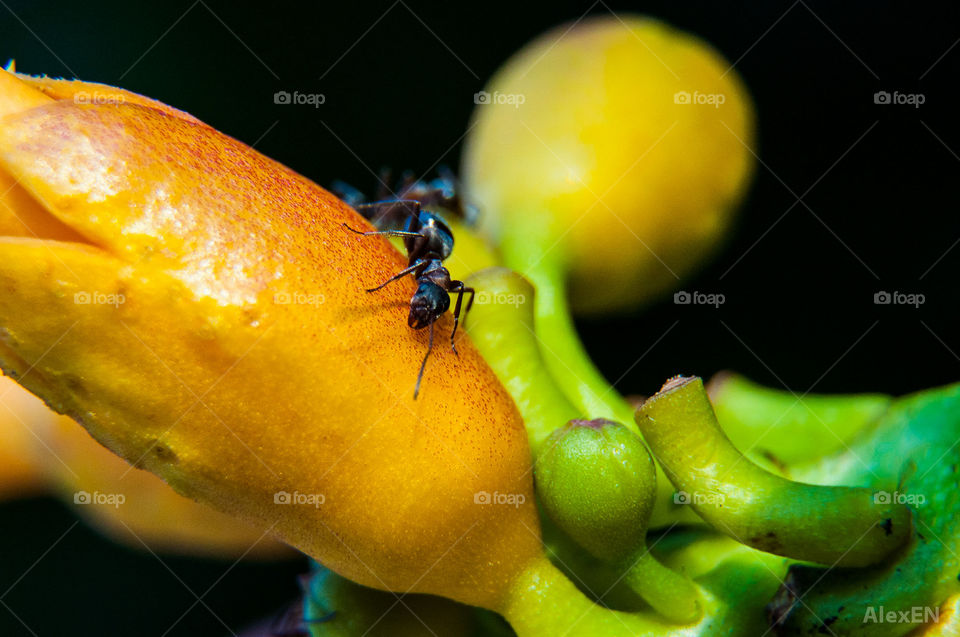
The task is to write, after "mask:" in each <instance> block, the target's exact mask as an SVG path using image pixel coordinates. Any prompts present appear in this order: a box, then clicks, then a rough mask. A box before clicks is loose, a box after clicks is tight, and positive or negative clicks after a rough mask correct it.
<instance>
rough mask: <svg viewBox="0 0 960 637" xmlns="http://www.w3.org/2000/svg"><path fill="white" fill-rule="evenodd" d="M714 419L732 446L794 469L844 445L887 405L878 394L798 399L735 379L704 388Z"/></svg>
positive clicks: (726, 376)
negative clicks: (762, 455)
mask: <svg viewBox="0 0 960 637" xmlns="http://www.w3.org/2000/svg"><path fill="white" fill-rule="evenodd" d="M707 393H709V394H710V402H711V403H713V409H714V411H715V412H716V414H717V420H718V421H719V422H720V426H721V427H722V428H723V431H724V433H726V434H727V436H729V437H730V440H731V441H733V444H734V445H735V446H736V447H737V448H739V449H744V450H746V451H751V450H753V451H755V452H758V453H759V454H769V455H772V456H773V458H775V459H776V461H777V462H780V463H783V464H786V465H795V464H797V463H800V462H804V461H808V460H812V459H814V458H820V457H823V456H825V455H827V454H829V453H832V452H834V451H837V450H838V449H840V448H842V447H844V446H846V445H847V444H849V443H850V442H851V441H852V440H853V438H854V437H855V436H856V434H857V433H858V432H860V431H861V430H862V429H863V427H864V426H866V425H867V424H869V423H871V422H873V421H875V420H876V419H877V418H879V417H880V416H881V415H882V414H883V413H884V412H885V411H886V410H887V409H889V407H890V404H891V403H892V402H893V398H891V397H890V396H886V395H884V394H854V395H837V396H827V395H804V396H799V395H797V394H793V393H791V392H787V391H778V390H774V389H769V388H767V387H763V386H762V385H758V384H756V383H753V382H751V381H749V380H747V379H746V378H744V377H743V376H740V375H739V374H733V373H721V374H717V375H716V376H714V377H713V378H712V379H711V380H710V382H709V383H708V384H707Z"/></svg>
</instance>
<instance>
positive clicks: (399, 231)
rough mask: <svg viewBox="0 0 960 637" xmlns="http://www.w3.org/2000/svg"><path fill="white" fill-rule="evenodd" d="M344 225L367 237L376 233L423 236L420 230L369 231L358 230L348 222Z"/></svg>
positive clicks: (390, 235)
mask: <svg viewBox="0 0 960 637" xmlns="http://www.w3.org/2000/svg"><path fill="white" fill-rule="evenodd" d="M343 227H344V228H346V229H347V230H349V231H350V232H353V233H355V234H360V235H363V236H365V237H369V236H372V235H375V234H382V235H387V236H388V237H421V238H422V237H423V235H422V234H420V233H419V232H406V231H403V230H371V231H369V232H364V231H363V230H357V229H356V228H351V227H350V226H348V225H347V224H346V223H344V224H343Z"/></svg>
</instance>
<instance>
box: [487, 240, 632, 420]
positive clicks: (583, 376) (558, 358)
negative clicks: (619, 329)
mask: <svg viewBox="0 0 960 637" xmlns="http://www.w3.org/2000/svg"><path fill="white" fill-rule="evenodd" d="M553 236H554V235H553V234H552V233H551V232H550V230H549V229H548V228H539V227H531V228H527V229H526V232H519V231H515V232H512V233H510V235H509V236H508V237H504V239H503V242H502V245H501V254H502V256H503V262H504V265H506V266H507V267H509V268H511V269H513V270H516V271H517V272H519V273H521V274H523V275H524V276H526V277H527V278H528V279H530V281H531V282H532V283H533V285H534V287H535V288H536V290H537V300H536V309H535V314H536V332H537V337H538V339H539V342H540V349H541V351H542V352H543V360H544V361H545V363H546V365H547V369H549V370H550V373H551V375H552V376H553V378H554V379H555V380H556V382H557V384H558V385H559V386H560V388H561V389H562V390H563V392H564V393H565V394H566V395H567V397H568V398H569V399H570V400H571V401H572V402H573V403H574V404H575V405H576V406H577V408H578V409H580V411H581V412H583V413H584V414H586V415H589V417H590V418H609V419H611V420H617V421H620V422H624V423H630V422H632V421H633V411H634V409H633V407H631V406H630V404H629V403H627V402H626V401H625V400H624V399H623V397H622V396H621V395H620V394H619V393H618V392H617V391H616V390H615V389H614V388H613V387H612V386H611V385H610V383H609V382H608V381H607V380H606V379H605V378H604V377H603V374H601V373H600V371H599V370H598V369H597V368H596V366H595V365H594V364H593V361H592V360H591V359H590V356H589V355H588V354H587V351H586V350H585V349H584V347H583V344H582V343H581V342H580V337H579V336H578V335H577V330H576V327H575V326H574V324H573V318H572V317H571V315H570V308H569V304H568V303H567V289H566V261H565V258H564V255H563V249H562V246H560V245H557V244H556V242H555V241H554V240H553V239H552V237H553Z"/></svg>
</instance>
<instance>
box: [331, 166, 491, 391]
mask: <svg viewBox="0 0 960 637" xmlns="http://www.w3.org/2000/svg"><path fill="white" fill-rule="evenodd" d="M413 183H414V184H418V183H421V184H422V182H413ZM418 188H419V186H418ZM341 191H342V188H341ZM354 192H355V193H356V194H359V193H358V192H357V191H354ZM407 192H409V189H408V190H407ZM351 194H352V193H351ZM351 199H352V200H353V203H352V204H351V207H353V208H354V209H355V210H357V211H358V212H360V213H361V214H364V212H363V211H366V210H373V211H377V210H382V209H384V208H386V210H385V211H383V212H380V213H379V214H373V215H370V216H367V215H366V214H364V216H365V217H367V218H368V219H370V220H371V222H372V223H373V224H374V226H376V227H378V228H381V227H384V226H386V225H399V224H398V222H399V221H400V220H403V226H402V228H403V229H402V230H395V229H385V230H379V229H378V230H373V231H370V232H363V231H362V230H356V229H354V228H351V227H350V226H349V225H347V224H346V223H344V224H343V226H344V227H345V228H346V229H347V230H350V231H351V232H354V233H356V234H359V235H363V236H371V235H385V236H389V237H401V238H403V245H404V247H405V248H406V251H407V259H408V265H407V267H406V268H404V269H403V270H401V271H400V272H398V273H396V274H395V275H393V276H392V277H390V278H389V279H387V280H386V281H384V282H383V283H381V284H380V285H378V286H377V287H375V288H369V289H368V290H367V292H376V291H378V290H382V289H383V288H384V287H386V286H387V285H388V284H390V283H392V282H394V281H397V280H399V279H402V278H403V277H405V276H407V275H408V274H412V275H414V278H415V279H416V280H417V291H416V292H415V293H414V295H413V296H412V297H411V298H410V314H409V316H408V317H407V325H409V326H410V327H411V328H413V329H415V330H419V329H423V328H425V327H429V328H430V340H429V344H428V345H427V353H426V355H424V357H423V362H422V363H421V364H420V373H419V374H418V375H417V384H416V386H415V387H414V390H413V398H414V400H416V398H417V395H418V394H419V393H420V382H421V381H422V380H423V372H424V370H425V369H426V367H427V359H428V358H429V357H430V352H431V351H432V350H433V324H434V322H436V320H437V319H438V318H440V317H441V316H442V315H443V313H444V312H446V311H447V310H448V309H449V308H450V294H452V293H454V292H456V293H457V303H456V306H455V307H454V310H453V331H452V332H451V333H450V348H451V349H452V350H453V353H454V354H458V355H459V353H458V352H457V346H456V344H455V342H454V337H455V336H456V334H457V327H459V325H460V310H461V308H462V304H463V296H464V294H469V295H470V300H469V301H468V302H467V308H466V310H465V311H464V318H466V314H467V313H468V312H469V311H470V308H471V307H472V306H473V298H474V295H475V292H476V291H475V290H474V289H473V288H471V287H467V286H466V285H464V283H463V281H457V280H455V279H451V278H450V272H449V271H448V270H447V269H446V268H445V267H443V261H444V260H445V259H446V258H447V257H449V256H450V253H451V252H452V251H453V231H451V230H450V227H449V226H448V225H447V224H446V223H445V222H444V221H443V219H442V218H441V217H440V215H438V214H436V213H434V212H430V211H429V210H426V209H424V208H423V206H422V203H421V201H420V200H418V199H400V198H397V199H388V200H385V201H376V202H372V203H357V199H356V196H355V195H354V196H352V197H348V198H347V201H348V203H349V202H350V200H351Z"/></svg>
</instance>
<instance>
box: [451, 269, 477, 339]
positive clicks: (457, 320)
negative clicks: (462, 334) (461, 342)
mask: <svg viewBox="0 0 960 637" xmlns="http://www.w3.org/2000/svg"><path fill="white" fill-rule="evenodd" d="M457 283H458V284H459V288H458V290H457V291H458V292H459V294H458V295H457V305H456V306H455V307H454V309H453V331H452V332H450V349H452V350H453V353H454V354H456V355H457V356H459V355H460V352H458V351H457V345H456V343H454V341H453V337H454V336H456V335H457V327H459V325H460V304H461V303H462V302H463V295H464V294H469V295H470V300H469V301H467V309H466V311H465V312H464V313H463V318H464V320H466V318H467V312H469V311H470V308H471V307H473V297H474V296H475V295H476V290H474V289H473V288H468V287H466V286H465V285H464V284H463V281H457Z"/></svg>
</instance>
